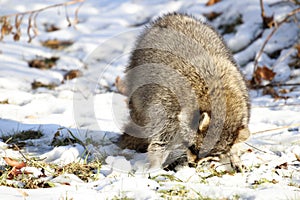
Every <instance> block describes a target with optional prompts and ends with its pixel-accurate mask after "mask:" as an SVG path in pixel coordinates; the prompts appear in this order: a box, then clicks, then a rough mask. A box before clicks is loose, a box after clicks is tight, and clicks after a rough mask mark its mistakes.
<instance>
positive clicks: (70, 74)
mask: <svg viewBox="0 0 300 200" xmlns="http://www.w3.org/2000/svg"><path fill="white" fill-rule="evenodd" d="M80 76H82V72H81V71H80V70H78V69H73V70H70V71H68V72H67V73H66V74H65V75H64V79H65V80H71V79H74V78H77V77H80Z"/></svg>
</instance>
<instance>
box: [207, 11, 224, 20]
mask: <svg viewBox="0 0 300 200" xmlns="http://www.w3.org/2000/svg"><path fill="white" fill-rule="evenodd" d="M203 15H204V17H206V18H207V19H208V20H209V21H213V20H214V19H216V18H217V17H219V16H220V15H222V13H221V12H210V13H204V14H203Z"/></svg>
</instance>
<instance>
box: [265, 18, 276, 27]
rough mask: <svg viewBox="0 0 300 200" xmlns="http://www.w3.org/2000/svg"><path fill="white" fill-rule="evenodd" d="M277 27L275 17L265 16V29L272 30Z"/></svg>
mask: <svg viewBox="0 0 300 200" xmlns="http://www.w3.org/2000/svg"><path fill="white" fill-rule="evenodd" d="M273 26H275V21H274V16H273V15H272V16H270V17H269V16H263V28H272V27H273Z"/></svg>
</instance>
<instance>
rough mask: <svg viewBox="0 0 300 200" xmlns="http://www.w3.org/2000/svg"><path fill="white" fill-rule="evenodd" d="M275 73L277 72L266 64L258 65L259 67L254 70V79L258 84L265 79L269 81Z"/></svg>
mask: <svg viewBox="0 0 300 200" xmlns="http://www.w3.org/2000/svg"><path fill="white" fill-rule="evenodd" d="M275 75H276V73H275V72H273V70H271V69H269V68H268V67H266V66H263V67H257V69H256V70H255V72H254V80H255V82H256V83H257V84H260V83H261V82H262V80H263V79H264V80H267V81H272V80H273V78H274V76H275Z"/></svg>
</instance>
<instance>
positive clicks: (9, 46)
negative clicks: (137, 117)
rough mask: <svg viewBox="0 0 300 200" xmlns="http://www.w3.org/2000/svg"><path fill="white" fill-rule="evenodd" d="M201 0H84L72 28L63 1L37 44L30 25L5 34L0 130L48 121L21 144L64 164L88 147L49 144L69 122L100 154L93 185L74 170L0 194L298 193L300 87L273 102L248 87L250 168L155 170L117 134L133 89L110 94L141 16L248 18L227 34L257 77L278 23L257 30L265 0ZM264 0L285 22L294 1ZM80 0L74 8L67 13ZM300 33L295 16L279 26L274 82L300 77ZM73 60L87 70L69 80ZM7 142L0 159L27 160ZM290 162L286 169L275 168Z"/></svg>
mask: <svg viewBox="0 0 300 200" xmlns="http://www.w3.org/2000/svg"><path fill="white" fill-rule="evenodd" d="M206 2H207V1H206V0H200V1H199V0H190V1H176V0H174V1H167V0H155V1H142V0H118V1H108V0H103V1H97V0H87V1H86V2H85V3H84V4H83V5H82V7H81V9H80V10H79V20H80V23H79V24H76V25H75V26H72V27H67V25H68V23H67V21H66V19H65V13H64V12H65V9H64V8H53V9H48V10H46V11H44V12H41V13H40V14H39V16H38V17H37V25H38V28H39V34H38V36H37V37H36V38H34V39H33V41H32V42H31V43H27V39H28V38H27V36H26V28H27V27H26V25H24V24H25V23H24V24H23V25H22V26H21V28H22V34H23V35H22V37H21V40H20V41H19V42H14V41H13V39H12V37H11V36H7V37H5V38H4V40H3V41H2V42H0V49H1V51H0V60H1V65H0V94H1V95H0V102H5V101H6V100H7V101H8V104H4V103H3V104H0V133H1V134H2V135H13V134H14V133H16V132H19V131H22V130H41V131H42V132H43V133H44V136H43V137H41V138H39V139H35V140H31V143H32V145H31V146H28V147H26V148H25V149H24V152H25V154H26V155H27V154H28V155H33V156H35V157H39V158H41V159H45V162H49V163H54V164H59V165H66V164H69V163H73V162H80V161H82V159H85V158H84V154H85V153H86V149H85V147H83V146H82V145H81V144H77V143H76V144H73V145H67V146H59V147H53V146H51V141H52V139H53V137H54V135H55V133H56V132H57V131H60V136H59V138H65V137H67V136H68V135H69V133H68V130H69V131H71V132H72V133H73V134H74V135H75V136H76V137H77V138H79V139H80V140H81V141H83V142H84V143H85V144H86V148H87V149H88V150H89V151H90V153H91V158H94V159H96V158H98V159H100V160H101V161H102V162H103V163H102V166H101V169H100V174H99V175H98V180H95V181H93V182H88V183H86V182H84V181H82V180H81V179H79V177H77V176H76V175H74V174H67V173H65V174H63V175H60V176H58V177H55V178H52V179H51V177H48V178H49V180H51V182H53V183H54V184H55V187H53V188H39V189H17V188H12V187H6V186H0V199H112V198H122V197H123V198H125V197H126V198H133V199H163V198H167V197H169V198H171V197H170V196H167V195H171V194H173V195H174V196H176V195H179V193H180V191H184V192H186V193H185V196H184V197H185V199H193V198H200V199H201V198H205V197H209V198H213V199H237V198H239V199H300V168H299V166H300V161H299V160H297V156H298V159H299V157H300V146H299V144H300V132H299V128H300V106H299V105H300V87H299V86H298V85H295V86H284V87H281V88H282V89H286V90H287V91H288V93H286V94H281V93H280V92H279V94H280V95H282V96H287V97H289V98H288V99H277V100H275V99H274V98H272V97H271V96H270V95H267V94H266V95H264V94H263V91H262V89H257V90H251V91H250V95H251V106H252V109H251V119H250V124H249V127H250V130H251V132H252V133H253V135H252V136H251V138H250V139H249V140H248V141H247V142H246V143H245V144H243V150H244V152H243V154H242V156H241V159H242V162H243V164H244V165H245V166H246V168H247V169H248V170H246V171H245V172H243V173H235V174H230V173H225V174H222V175H216V173H222V170H225V169H231V168H230V166H229V165H228V162H226V161H225V164H224V163H223V162H218V161H212V162H209V163H207V164H206V165H205V164H204V167H203V168H201V169H198V168H192V167H187V166H184V167H181V168H178V169H177V171H176V172H174V171H164V170H158V171H151V172H149V171H147V169H148V163H147V154H146V153H136V152H135V151H133V150H128V149H120V148H119V147H118V146H116V144H115V143H114V142H115V141H116V139H117V138H118V136H119V135H120V134H122V125H123V124H124V123H125V121H126V119H127V117H128V110H127V108H126V103H125V101H126V98H125V97H124V96H123V95H120V94H118V93H116V92H114V91H115V90H116V88H115V86H114V81H115V78H116V77H117V76H120V77H122V76H123V75H124V74H123V70H124V69H125V67H126V65H127V62H128V58H129V56H130V51H131V49H132V47H133V45H134V43H135V40H136V38H137V36H138V34H139V33H140V32H141V31H142V28H143V27H144V25H146V24H147V23H148V22H150V21H151V20H153V19H155V18H157V17H159V16H162V15H163V14H165V13H168V12H174V11H178V12H183V13H188V14H191V15H193V16H195V17H197V18H200V19H203V20H206V19H205V17H204V16H203V14H206V13H210V12H212V11H214V12H217V13H220V12H221V13H223V14H222V15H221V16H220V17H218V18H217V19H216V20H214V21H212V22H209V23H211V24H212V25H213V26H214V27H217V28H220V27H221V25H223V24H226V23H229V24H230V23H232V22H234V21H235V20H236V18H237V17H241V19H242V22H243V23H242V24H240V25H238V26H236V27H235V32H234V33H228V34H225V35H224V39H225V41H226V42H227V44H228V46H229V47H230V49H231V50H232V51H233V52H234V57H235V59H236V60H237V62H238V64H239V65H240V66H241V70H242V72H243V73H244V75H245V77H246V78H247V79H250V78H251V77H252V73H253V67H254V66H253V65H254V64H253V62H254V58H255V57H256V56H257V55H258V52H259V50H260V48H261V46H262V44H263V42H264V41H265V40H266V38H267V37H268V35H269V34H270V32H271V29H269V30H264V31H263V32H261V31H262V29H261V17H260V5H259V1H253V0H244V1H230V0H223V1H221V2H220V3H217V4H215V5H213V6H210V7H207V6H205V3H206ZM264 2H265V10H266V14H267V15H274V19H276V20H282V19H283V18H284V17H285V16H286V14H287V13H289V12H290V11H291V10H293V9H295V6H293V4H292V3H287V2H286V3H284V2H281V1H277V0H265V1H264ZM55 3H61V1H59V0H54V1H51V3H50V2H45V1H33V0H24V1H16V0H12V1H11V0H10V1H8V0H4V1H1V3H0V15H5V14H11V13H17V12H24V11H27V10H28V8H29V9H39V8H43V7H45V6H49V5H53V4H55ZM77 6H78V5H71V6H68V7H67V10H68V14H69V16H70V19H71V20H72V19H74V11H75V10H76V9H77ZM297 19H298V20H299V14H298V15H297ZM27 20H28V16H26V17H24V22H26V21H27ZM44 23H49V24H55V25H56V26H58V27H59V28H60V30H58V31H55V32H46V31H45V30H44V28H43V26H44V25H43V24H44ZM220 31H221V30H220ZM260 33H262V34H261V37H258V36H259V34H260ZM48 39H59V40H70V41H73V42H74V44H73V45H71V46H70V47H67V48H65V49H63V50H52V49H48V48H46V47H43V46H42V45H41V43H40V42H41V41H45V40H48ZM297 42H298V43H299V23H298V24H297V23H296V20H291V21H289V22H288V23H285V24H283V25H282V26H281V27H280V28H279V29H278V30H277V32H276V33H275V34H274V36H273V37H272V38H271V40H270V41H269V42H268V44H267V45H266V47H265V50H264V52H263V54H262V56H261V57H260V58H259V60H258V63H259V65H260V66H267V67H269V68H271V69H273V71H274V72H276V75H275V77H274V82H275V83H276V82H277V83H278V82H279V83H284V82H285V81H287V83H299V80H300V78H299V75H300V71H299V69H294V68H291V67H289V66H288V64H289V63H290V62H291V60H292V59H293V57H294V56H295V55H296V53H297V52H296V50H295V49H294V48H293V46H294V45H295V44H297ZM277 50H282V51H281V52H280V54H279V56H278V57H276V56H275V57H274V55H272V54H273V53H274V52H276V51H277ZM51 56H57V57H59V58H60V59H59V60H58V61H57V64H56V65H55V67H54V68H52V69H50V70H40V69H35V68H30V67H29V66H28V63H27V62H28V61H29V60H31V59H35V58H37V57H51ZM71 69H79V70H80V71H82V72H83V76H82V77H78V78H76V79H73V80H63V75H64V72H65V71H68V70H71ZM33 81H39V82H41V83H44V84H51V83H52V84H56V85H58V86H57V87H56V88H55V89H53V90H50V89H46V88H38V89H35V90H34V89H32V88H31V83H32V82H33ZM62 82H64V83H62ZM107 88H109V89H107ZM281 88H280V89H281ZM277 91H278V90H277ZM265 130H269V131H265ZM270 130H271V131H270ZM4 142H5V141H0V154H1V158H0V166H1V168H2V167H3V166H5V162H4V160H3V159H2V157H11V158H22V156H21V155H20V153H19V152H18V151H15V150H12V149H10V148H9V147H8V145H7V144H5V143H4ZM295 155H296V156H295ZM284 163H287V168H281V167H280V166H281V165H283V164H284ZM211 165H215V166H218V167H217V168H216V171H212V169H211V168H210V167H209V166H211ZM23 170H26V171H30V172H32V173H33V176H35V177H37V176H39V175H40V174H39V173H40V171H39V170H37V169H36V168H33V167H26V168H24V169H23ZM170 191H175V192H173V193H171V192H170ZM176 191H179V192H177V194H176ZM165 193H167V194H166V195H165V196H164V194H165ZM174 196H173V197H174ZM174 198H175V197H174ZM178 199H180V197H178Z"/></svg>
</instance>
